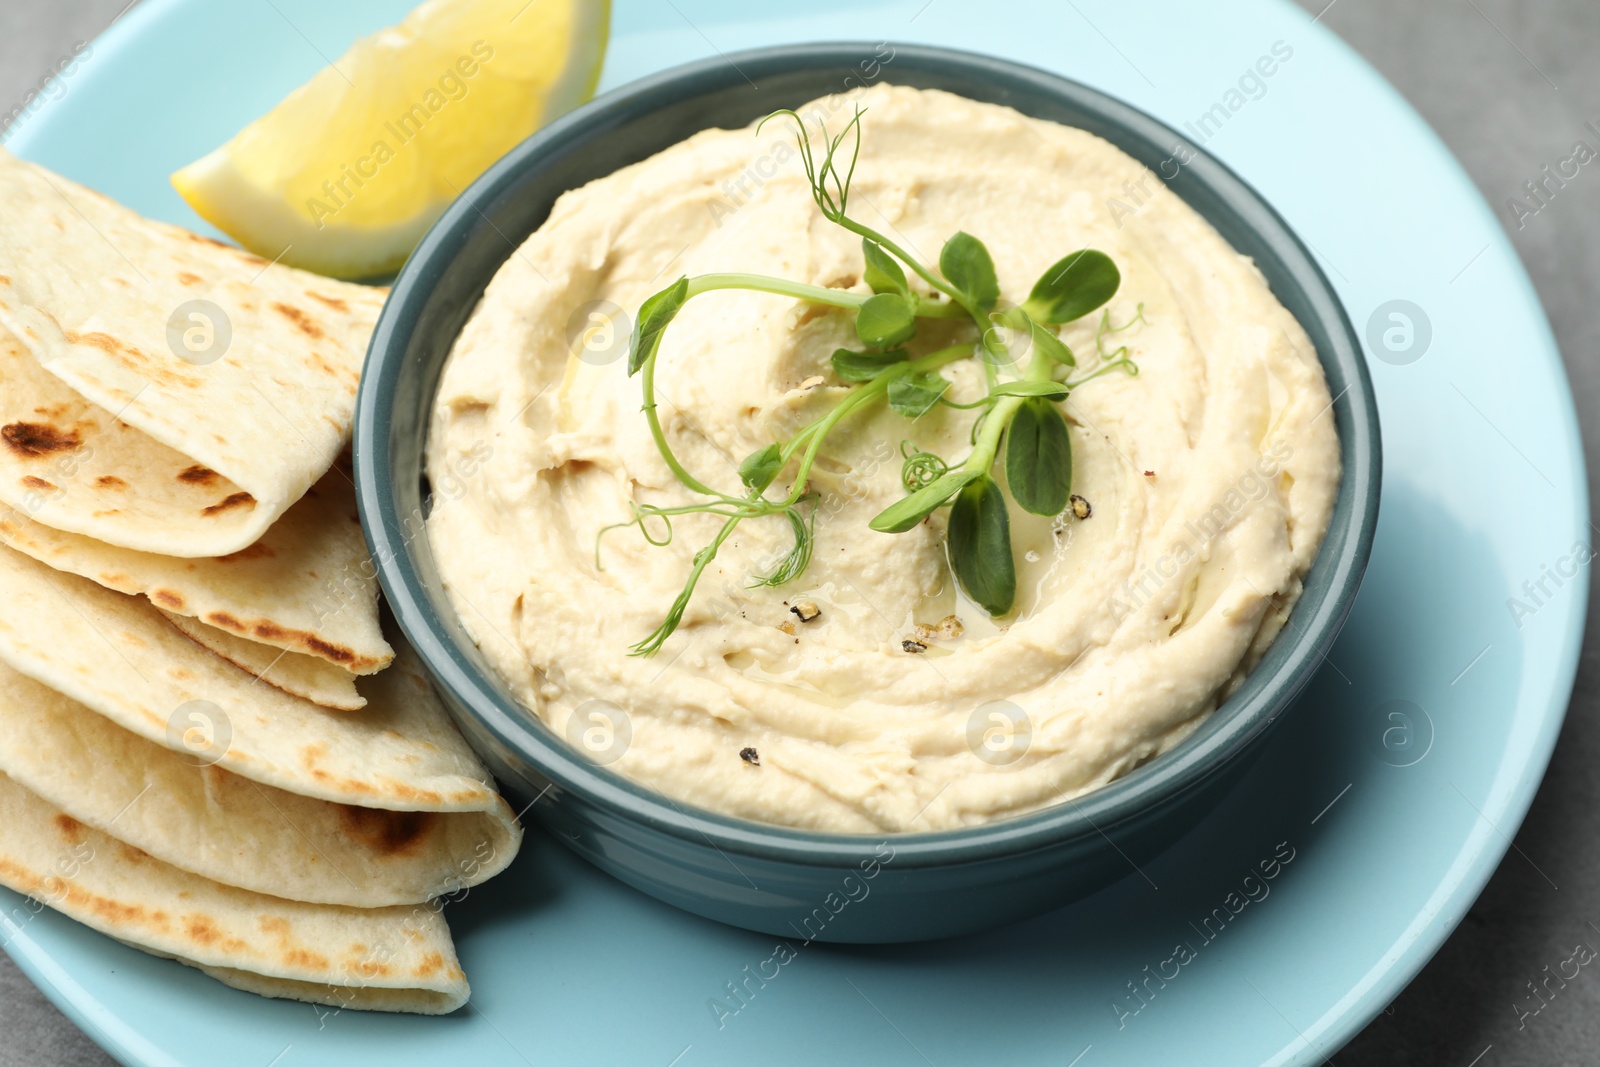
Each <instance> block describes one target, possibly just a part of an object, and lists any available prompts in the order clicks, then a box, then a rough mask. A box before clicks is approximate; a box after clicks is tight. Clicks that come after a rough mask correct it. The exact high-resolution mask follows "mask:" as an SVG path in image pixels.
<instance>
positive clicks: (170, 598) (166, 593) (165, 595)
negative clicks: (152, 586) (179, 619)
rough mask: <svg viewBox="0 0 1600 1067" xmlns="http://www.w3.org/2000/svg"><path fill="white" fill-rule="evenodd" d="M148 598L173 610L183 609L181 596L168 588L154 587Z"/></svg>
mask: <svg viewBox="0 0 1600 1067" xmlns="http://www.w3.org/2000/svg"><path fill="white" fill-rule="evenodd" d="M150 599H151V600H153V601H155V602H156V603H157V604H160V605H161V606H162V607H166V608H171V609H172V610H173V611H182V610H183V597H181V596H179V595H178V594H177V593H174V592H173V591H172V590H170V589H156V590H152V591H151V593H150Z"/></svg>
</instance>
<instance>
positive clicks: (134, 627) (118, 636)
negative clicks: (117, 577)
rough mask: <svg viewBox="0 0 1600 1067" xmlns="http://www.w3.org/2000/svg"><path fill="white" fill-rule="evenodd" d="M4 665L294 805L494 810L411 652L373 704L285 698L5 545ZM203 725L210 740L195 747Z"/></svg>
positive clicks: (129, 604) (125, 603)
mask: <svg viewBox="0 0 1600 1067" xmlns="http://www.w3.org/2000/svg"><path fill="white" fill-rule="evenodd" d="M0 603H3V604H5V605H6V611H4V612H0V660H3V661H5V662H7V663H9V664H10V665H11V666H12V667H13V668H14V669H15V670H17V671H19V672H21V673H22V674H25V675H27V676H28V677H30V678H32V679H34V680H35V681H37V682H39V683H41V684H42V685H46V686H48V687H49V688H51V689H54V690H55V691H57V692H58V693H62V694H64V695H66V696H68V697H71V698H72V699H73V700H75V701H77V702H78V703H80V704H85V705H88V706H89V707H90V708H92V709H93V710H94V711H97V712H99V713H100V714H101V715H104V716H106V717H107V718H109V719H111V720H112V721H113V722H115V723H116V724H117V725H119V726H121V727H123V728H124V729H126V730H130V731H132V732H133V733H135V734H138V735H139V736H140V737H143V738H145V739H146V740H148V741H153V742H155V743H156V744H158V745H165V746H166V747H168V748H171V749H174V750H177V751H189V752H191V753H196V752H200V753H201V754H203V755H205V756H206V758H213V759H215V760H216V761H217V766H220V767H222V768H223V769H224V770H230V771H233V772H234V773H236V774H239V775H242V776H244V777H246V778H249V779H252V780H253V781H257V782H260V783H262V784H263V785H271V786H276V787H278V788H279V789H283V790H285V791H287V792H290V793H298V794H300V795H302V796H309V797H316V798H317V799H320V800H329V801H333V802H334V803H345V804H356V805H360V806H362V807H371V808H387V809H390V810H394V811H437V812H450V811H490V812H492V811H499V810H501V809H503V808H504V805H505V802H504V801H503V800H501V799H500V797H499V795H498V794H496V793H495V791H494V788H493V786H492V784H491V783H490V779H489V772H488V771H487V770H486V769H485V768H484V766H483V764H481V763H479V762H478V758H477V756H475V755H474V754H473V752H472V750H471V749H470V748H468V747H467V743H466V741H464V740H463V739H462V737H461V735H460V734H459V733H458V732H457V731H456V728H455V726H454V724H453V723H452V722H451V721H450V718H449V716H448V714H447V713H446V712H445V710H444V709H443V707H441V706H440V704H439V702H438V698H437V697H436V696H435V695H434V693H433V690H432V688H431V687H430V686H429V684H428V682H427V679H426V677H425V676H424V675H423V674H422V672H421V669H420V666H419V665H418V663H417V660H416V656H415V654H414V653H411V652H409V651H404V652H403V653H402V654H400V655H397V657H396V659H395V664H394V666H393V667H391V668H390V669H388V670H386V671H384V672H382V673H381V674H376V675H373V676H372V677H370V678H366V679H362V680H361V683H360V684H361V686H362V692H363V695H365V697H366V698H367V706H366V707H365V708H363V709H361V710H360V711H355V712H349V711H335V710H333V709H330V708H322V707H318V706H317V705H315V704H312V703H310V702H309V701H305V700H300V699H298V698H296V697H293V696H290V695H289V694H288V693H285V692H283V691H282V690H279V689H275V688H273V687H272V686H269V685H266V684H264V683H262V682H260V681H258V680H256V679H255V678H253V677H251V676H250V675H249V674H247V673H245V672H244V671H241V670H239V669H238V668H237V667H235V666H234V665H233V664H231V663H228V662H227V661H226V660H224V659H222V658H220V657H218V656H215V655H213V654H212V653H210V652H208V651H207V650H206V649H204V648H201V647H200V646H199V645H197V644H195V643H194V642H193V641H191V640H190V639H189V638H188V637H186V636H184V635H183V634H182V633H179V632H178V630H177V629H176V628H174V627H173V626H172V625H171V624H170V623H168V622H167V620H166V619H164V618H162V617H161V613H160V612H159V611H157V610H156V609H155V608H154V607H153V606H152V605H151V604H150V602H149V601H147V600H145V599H144V598H143V597H132V596H127V595H125V594H123V593H118V592H114V591H113V590H110V589H107V588H105V587H104V586H101V585H97V584H96V583H94V582H91V581H89V580H87V579H85V578H79V577H78V576H76V575H72V574H66V573H64V572H62V571H56V570H52V569H51V568H49V567H47V566H45V565H44V564H42V563H39V562H37V561H35V560H33V559H31V558H29V557H28V556H25V555H22V554H21V553H19V552H16V551H14V550H12V549H10V548H4V547H0ZM196 716H198V717H199V718H200V719H202V720H205V721H206V722H208V723H209V725H210V727H211V729H212V731H213V733H212V735H211V737H210V738H208V739H203V742H196V741H195V739H194V738H191V737H190V736H189V735H188V733H187V732H186V731H187V730H188V724H189V723H190V722H191V721H192V720H193V719H194V717H196Z"/></svg>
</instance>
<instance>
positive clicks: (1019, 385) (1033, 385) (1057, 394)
mask: <svg viewBox="0 0 1600 1067" xmlns="http://www.w3.org/2000/svg"><path fill="white" fill-rule="evenodd" d="M1067 391H1068V390H1067V387H1066V386H1065V385H1063V384H1062V383H1060V382H1033V381H1028V380H1027V379H1025V378H1022V379H1018V380H1017V381H1014V382H1001V383H1000V384H999V385H997V386H995V387H994V388H993V389H991V390H989V395H990V396H991V397H1000V396H1036V397H1043V398H1044V399H1046V400H1065V399H1066V398H1067Z"/></svg>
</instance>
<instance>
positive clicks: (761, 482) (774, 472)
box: [739, 441, 783, 493]
mask: <svg viewBox="0 0 1600 1067" xmlns="http://www.w3.org/2000/svg"><path fill="white" fill-rule="evenodd" d="M781 470H783V449H781V448H779V447H778V443H777V442H776V441H774V442H773V443H772V444H770V445H768V446H767V447H765V448H758V449H756V450H755V451H754V452H752V453H750V454H749V455H748V456H746V457H745V460H744V462H743V463H741V464H739V480H740V481H741V482H743V483H744V484H745V487H746V488H747V489H749V490H750V491H751V492H752V493H761V492H762V491H763V490H765V489H766V488H767V486H769V485H771V484H772V479H774V478H776V477H777V476H778V472H779V471H781Z"/></svg>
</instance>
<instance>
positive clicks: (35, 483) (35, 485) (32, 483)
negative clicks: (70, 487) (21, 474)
mask: <svg viewBox="0 0 1600 1067" xmlns="http://www.w3.org/2000/svg"><path fill="white" fill-rule="evenodd" d="M22 484H23V485H25V486H27V487H28V488H29V489H47V490H49V491H50V492H55V489H56V487H55V485H54V484H53V483H51V482H47V481H45V480H44V479H43V478H35V477H34V476H33V475H31V474H30V475H28V476H27V477H26V478H24V479H22Z"/></svg>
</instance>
